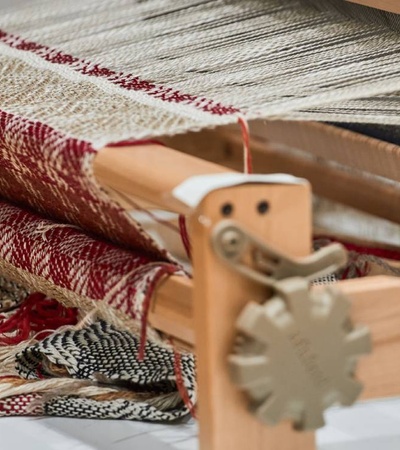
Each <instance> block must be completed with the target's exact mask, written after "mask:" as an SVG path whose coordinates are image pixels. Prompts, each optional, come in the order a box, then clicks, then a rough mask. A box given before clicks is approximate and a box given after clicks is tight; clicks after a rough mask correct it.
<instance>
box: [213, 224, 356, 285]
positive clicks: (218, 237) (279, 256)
mask: <svg viewBox="0 0 400 450" xmlns="http://www.w3.org/2000/svg"><path fill="white" fill-rule="evenodd" d="M211 239H212V244H213V248H214V250H215V252H216V253H217V255H218V256H219V257H220V258H222V259H223V260H224V261H225V262H226V263H228V264H229V265H230V266H231V267H232V268H233V269H235V270H236V271H238V272H240V273H242V274H243V275H245V276H246V277H249V278H251V279H253V280H254V281H256V282H258V283H261V284H264V285H266V286H273V285H274V284H275V283H276V281H277V280H282V279H285V278H289V277H302V278H305V279H307V280H310V281H312V280H315V279H317V278H320V277H322V276H323V275H327V274H329V273H332V272H335V271H336V270H338V269H339V268H340V267H341V266H343V265H344V264H345V263H346V260H347V255H346V251H345V249H344V247H343V246H342V245H340V244H331V245H328V246H327V247H324V248H322V249H320V250H318V251H317V252H315V253H313V254H311V255H310V256H307V257H305V258H301V259H300V258H298V259H293V258H290V257H289V256H287V255H285V254H284V253H282V252H280V251H278V250H276V249H274V248H273V247H272V246H270V245H269V244H266V243H265V242H263V241H261V240H260V239H258V238H257V237H255V236H253V235H252V234H251V233H249V232H248V231H247V230H245V229H244V228H242V227H241V226H240V225H239V224H237V223H236V222H235V221H233V220H224V221H221V222H220V223H219V224H218V225H217V226H216V227H215V228H214V231H213V233H212V238H211Z"/></svg>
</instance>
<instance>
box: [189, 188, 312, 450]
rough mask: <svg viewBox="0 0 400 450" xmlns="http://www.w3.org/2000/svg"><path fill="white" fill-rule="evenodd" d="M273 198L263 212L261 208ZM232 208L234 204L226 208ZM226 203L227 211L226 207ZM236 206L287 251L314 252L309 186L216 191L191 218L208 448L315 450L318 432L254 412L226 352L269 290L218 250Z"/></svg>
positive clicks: (203, 442) (203, 438)
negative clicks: (215, 234)
mask: <svg viewBox="0 0 400 450" xmlns="http://www.w3.org/2000/svg"><path fill="white" fill-rule="evenodd" d="M262 201H266V202H268V205H269V209H268V211H267V212H266V213H264V214H260V213H259V212H258V209H257V206H258V204H259V203H260V202H262ZM226 205H230V207H227V206H226ZM224 206H225V208H224ZM230 208H231V210H232V211H231V214H229V218H230V219H234V220H236V221H237V222H239V223H240V224H242V225H243V226H245V227H246V228H247V229H248V230H249V231H250V232H251V233H254V234H255V235H256V236H259V237H262V238H263V239H264V240H265V241H266V242H269V243H271V244H273V245H274V246H275V247H277V248H279V249H280V250H281V251H283V252H286V253H287V254H289V255H292V256H305V255H307V254H309V253H310V250H311V248H310V247H311V194H310V189H309V186H308V185H278V184H276V185H254V184H253V185H250V184H249V185H243V186H237V187H230V188H224V189H220V190H217V191H214V192H212V193H210V194H209V195H208V196H206V198H205V199H203V201H202V202H201V204H200V205H199V207H198V208H197V210H196V212H195V213H194V214H193V215H192V219H191V230H192V244H193V257H194V260H193V263H194V290H193V296H194V328H195V341H196V352H197V358H198V381H199V418H200V448H201V450H228V449H229V450H243V449H249V450H261V449H268V450H271V449H273V450H293V449H296V450H311V449H314V448H315V443H314V435H313V433H300V432H295V431H293V430H292V429H291V427H290V425H289V423H283V424H281V425H279V426H277V427H267V426H265V425H263V424H261V423H260V422H259V421H258V420H257V419H256V418H255V417H253V415H252V414H250V412H249V411H248V409H247V402H246V399H245V398H244V395H243V394H242V393H241V392H239V390H238V389H237V388H236V387H235V386H234V385H233V384H232V383H231V381H230V379H229V375H228V371H227V356H228V354H229V353H230V351H231V349H232V345H233V343H234V339H235V321H236V319H237V317H238V314H239V313H240V311H241V310H242V308H243V306H244V305H245V304H246V302H248V301H249V300H256V301H257V300H259V301H262V300H265V296H266V292H265V289H263V288H261V287H260V286H259V285H257V284H255V283H254V282H251V281H249V280H247V279H245V278H243V277H242V276H240V275H238V274H237V273H235V272H234V271H232V270H231V269H230V268H228V267H226V266H225V265H224V263H222V262H221V261H220V260H219V259H218V258H217V256H216V255H215V253H214V251H213V249H212V247H211V245H210V237H211V233H212V229H213V226H214V225H215V224H216V223H218V222H219V221H220V220H221V219H224V218H227V216H225V215H224V212H223V211H225V213H226V212H227V211H229V209H230Z"/></svg>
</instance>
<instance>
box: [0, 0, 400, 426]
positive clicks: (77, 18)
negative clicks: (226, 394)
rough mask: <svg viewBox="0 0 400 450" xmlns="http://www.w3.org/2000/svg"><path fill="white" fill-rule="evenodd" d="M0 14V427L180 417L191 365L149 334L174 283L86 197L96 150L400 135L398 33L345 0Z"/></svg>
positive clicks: (189, 394) (41, 6)
mask: <svg viewBox="0 0 400 450" xmlns="http://www.w3.org/2000/svg"><path fill="white" fill-rule="evenodd" d="M0 7H1V11H0V76H1V89H0V197H1V198H2V200H1V201H0V275H1V277H0V311H1V317H0V333H1V336H0V344H1V347H0V376H1V380H0V415H18V414H48V415H61V416H75V417H96V418H127V419H143V420H175V419H177V418H181V417H183V416H186V415H188V414H189V413H190V412H191V413H194V404H195V403H196V393H195V391H196V389H195V379H194V372H195V367H194V357H193V355H192V354H190V353H186V352H181V351H178V350H177V349H175V348H174V346H173V344H172V343H171V342H169V341H168V340H167V339H166V338H165V337H163V336H160V335H159V334H158V333H157V332H156V331H154V330H152V329H150V328H149V329H147V326H146V313H147V310H148V305H149V301H150V299H151V295H152V292H153V290H154V288H155V286H156V284H157V283H158V281H159V280H160V279H161V278H162V277H164V276H167V275H170V274H172V273H176V274H181V275H182V276H187V275H186V274H185V273H184V271H183V270H182V268H181V266H180V265H179V264H178V263H177V262H176V261H175V259H174V258H173V257H172V256H171V255H170V254H169V253H168V250H167V249H165V248H161V247H160V246H159V245H158V244H157V243H156V242H155V241H154V240H153V239H152V238H151V237H150V236H149V235H148V234H147V233H146V232H145V231H144V230H143V229H142V227H141V225H140V224H139V223H138V222H136V221H134V220H133V219H132V218H131V217H130V216H129V215H128V214H127V213H126V212H125V211H124V210H122V209H121V208H120V207H119V206H118V205H117V204H116V203H114V202H113V201H112V200H111V199H110V198H109V197H108V196H107V194H106V193H105V192H104V191H103V190H102V189H101V188H100V186H99V185H98V184H97V182H96V180H95V179H94V176H93V169H92V163H93V160H94V158H95V156H96V153H97V151H98V150H100V149H101V148H103V147H104V146H106V145H110V144H112V143H120V142H122V141H125V142H126V143H134V142H135V141H137V140H139V139H148V138H154V137H158V136H162V135H174V134H179V133H183V132H186V131H195V130H200V129H202V128H206V127H215V126H218V125H225V124H229V123H235V122H237V120H238V118H241V120H243V118H244V119H246V120H251V119H256V118H277V117H290V118H295V119H298V118H301V119H304V118H312V119H315V120H329V121H336V122H337V121H340V122H360V123H361V122H362V123H377V122H383V123H386V124H393V125H398V124H399V123H400V115H399V114H397V109H396V105H397V103H398V99H399V94H398V92H399V91H400V71H399V66H398V56H397V53H398V52H399V50H400V39H399V35H398V33H397V29H398V19H397V18H396V16H394V15H391V14H386V13H379V12H377V11H374V10H370V9H367V8H363V7H359V6H356V5H352V4H349V3H347V2H344V1H342V0H327V1H324V2H320V1H316V0H288V1H285V2H282V1H280V0H248V1H243V0H213V1H209V0H197V1H195V0H161V1H160V0H145V1H133V0H72V1H68V2H65V1H63V0H29V1H26V2H24V1H17V2H15V1H14V0H1V1H0ZM393 105H394V106H393ZM160 176H162V174H160Z"/></svg>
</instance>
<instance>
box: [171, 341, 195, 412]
mask: <svg viewBox="0 0 400 450" xmlns="http://www.w3.org/2000/svg"><path fill="white" fill-rule="evenodd" d="M170 344H171V346H172V349H173V351H174V370H175V377H176V387H177V388H178V392H179V395H180V396H181V398H182V401H183V403H184V404H185V406H186V408H187V409H188V410H189V412H190V414H191V416H192V417H193V418H194V419H197V414H196V406H195V405H194V404H193V402H192V399H191V398H190V396H189V393H188V391H187V389H186V386H185V381H184V380H183V375H182V361H181V354H180V353H179V352H178V350H177V349H176V347H175V345H174V341H173V340H172V339H170Z"/></svg>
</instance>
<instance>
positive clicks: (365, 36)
mask: <svg viewBox="0 0 400 450" xmlns="http://www.w3.org/2000/svg"><path fill="white" fill-rule="evenodd" d="M371 11H372V12H371ZM0 28H1V29H3V30H5V31H6V32H7V33H9V35H14V36H20V37H22V38H23V39H24V40H26V41H29V42H35V43H39V44H41V45H45V46H48V47H50V48H51V49H55V52H57V51H61V52H63V53H64V54H67V55H72V56H73V57H76V58H79V59H80V60H79V61H74V62H72V63H69V64H65V63H63V64H54V62H49V61H48V60H46V58H44V57H43V54H44V53H45V50H38V51H36V52H33V51H31V50H30V51H26V50H21V49H20V47H18V46H17V45H11V46H10V42H9V41H10V39H11V38H10V39H8V38H4V39H3V43H2V44H0V74H1V77H2V94H3V95H2V100H1V102H0V108H4V110H6V111H8V112H11V113H15V114H19V115H22V116H24V117H28V118H31V119H34V120H39V121H42V122H44V123H47V124H49V125H51V126H53V127H55V128H56V129H58V130H61V131H64V132H65V133H66V134H68V135H71V136H74V137H77V138H80V139H85V140H88V141H91V142H93V143H94V145H95V146H96V147H100V146H102V145H104V144H105V143H107V142H110V141H117V140H122V139H127V138H143V137H148V136H157V135H162V134H176V133H180V132H183V131H187V130H196V129H200V128H204V127H211V126H216V125H220V124H224V123H228V122H235V121H236V120H237V115H235V114H233V115H230V116H229V115H221V116H220V115H215V114H210V113H209V112H207V111H203V110H202V108H201V107H202V106H204V105H205V104H206V103H207V101H206V100H204V99H211V100H214V101H215V102H217V103H218V102H220V103H221V104H223V105H226V106H231V105H233V106H234V107H236V108H238V109H239V110H240V113H241V114H243V116H244V117H245V118H246V119H247V120H248V119H252V118H256V117H273V118H276V117H283V116H285V117H292V118H296V119H302V118H312V119H319V120H334V121H343V122H371V123H373V122H376V121H379V122H383V123H388V124H389V123H390V124H399V123H400V115H398V114H397V110H398V108H397V105H398V102H399V97H400V94H399V93H398V91H400V65H399V58H398V54H399V52H400V34H398V33H397V31H396V30H397V29H398V28H400V27H399V20H398V18H397V16H395V15H392V14H383V13H378V12H373V10H371V9H368V8H364V7H360V6H356V5H352V4H348V3H347V2H344V1H342V0H326V1H324V2H321V1H317V0H288V1H285V2H282V1H280V0H248V1H243V0H223V1H222V0H221V1H217V0H216V1H206V0H198V1H195V0H161V1H160V0H147V1H140V2H139V1H133V0H71V1H69V2H64V1H63V0H33V1H29V2H27V3H26V5H24V6H23V7H21V6H20V5H18V6H15V7H13V8H11V9H10V10H5V11H4V12H2V14H1V15H0ZM7 39H8V41H7ZM5 42H7V43H5ZM12 47H14V48H12ZM15 47H18V48H15ZM53 53H54V52H53ZM82 61H83V62H82ZM85 64H89V66H85ZM96 65H98V66H101V67H102V68H107V69H109V70H112V71H114V72H115V73H116V74H121V73H122V74H124V75H126V74H132V75H133V76H137V77H139V78H140V79H141V80H149V81H150V82H152V83H154V85H155V87H154V88H152V89H150V90H146V91H143V90H127V89H125V88H123V87H121V84H118V83H117V84H116V78H117V75H110V76H107V77H105V76H88V75H87V74H86V75H85V74H82V71H83V72H85V71H86V72H87V69H88V67H89V68H90V67H91V68H93V67H95V66H96ZM168 88H170V90H171V92H172V91H179V92H180V93H183V94H188V95H190V96H197V100H193V98H192V97H191V98H190V99H186V100H182V101H174V100H170V101H165V100H162V99H160V97H161V94H160V92H161V91H162V89H164V91H163V92H164V94H165V89H168ZM49 92H51V96H50V95H49ZM157 93H158V94H157ZM365 97H369V98H368V99H366V100H362V99H363V98H365Z"/></svg>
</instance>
